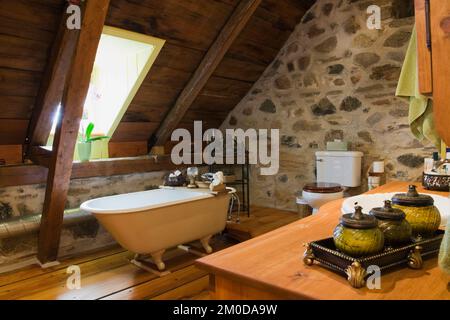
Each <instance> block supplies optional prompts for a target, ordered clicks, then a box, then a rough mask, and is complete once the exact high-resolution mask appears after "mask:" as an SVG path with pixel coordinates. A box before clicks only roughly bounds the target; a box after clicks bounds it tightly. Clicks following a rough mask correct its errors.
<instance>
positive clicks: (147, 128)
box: [111, 122, 158, 142]
mask: <svg viewBox="0 0 450 320" xmlns="http://www.w3.org/2000/svg"><path fill="white" fill-rule="evenodd" d="M157 127H158V122H121V123H120V124H119V126H118V127H117V129H116V132H115V133H114V135H113V137H112V138H111V141H113V142H126V141H143V140H148V138H149V132H153V131H154V130H155V129H156V128H157Z"/></svg>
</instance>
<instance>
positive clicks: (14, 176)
mask: <svg viewBox="0 0 450 320" xmlns="http://www.w3.org/2000/svg"><path fill="white" fill-rule="evenodd" d="M145 143H147V142H146V141H145ZM176 167H179V166H176V165H174V164H173V163H172V161H171V160H170V157H169V156H158V157H157V158H156V159H155V158H154V157H139V158H135V157H133V158H128V157H125V158H116V159H107V160H104V159H103V160H91V161H89V162H74V163H73V164H72V170H71V171H72V174H71V179H81V178H93V177H107V176H115V175H124V174H131V173H140V172H153V171H165V170H172V169H174V168H176ZM47 177H48V169H47V168H45V167H43V166H38V165H10V166H8V165H7V166H0V188H3V187H11V186H23V185H32V184H42V183H45V182H46V181H47Z"/></svg>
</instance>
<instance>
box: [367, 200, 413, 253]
mask: <svg viewBox="0 0 450 320" xmlns="http://www.w3.org/2000/svg"><path fill="white" fill-rule="evenodd" d="M369 214H371V215H373V216H374V217H375V218H377V220H378V227H379V228H380V229H381V231H383V234H384V242H385V244H386V245H389V246H394V245H398V244H402V243H407V242H410V241H411V236H412V228H411V225H410V224H409V222H408V221H407V220H406V219H405V218H406V214H405V213H404V212H403V211H402V210H400V209H396V208H392V203H391V201H389V200H386V201H385V202H384V207H381V208H373V209H372V210H370V212H369Z"/></svg>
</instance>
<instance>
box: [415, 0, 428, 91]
mask: <svg viewBox="0 0 450 320" xmlns="http://www.w3.org/2000/svg"><path fill="white" fill-rule="evenodd" d="M426 1H429V0H415V3H414V5H415V6H414V7H415V11H416V32H417V65H418V75H419V90H420V92H421V93H422V94H430V93H432V92H433V74H432V61H431V48H428V47H427V28H431V25H430V26H428V27H427V22H428V20H427V16H426V14H427V12H426V10H425V3H426ZM430 35H431V29H430Z"/></svg>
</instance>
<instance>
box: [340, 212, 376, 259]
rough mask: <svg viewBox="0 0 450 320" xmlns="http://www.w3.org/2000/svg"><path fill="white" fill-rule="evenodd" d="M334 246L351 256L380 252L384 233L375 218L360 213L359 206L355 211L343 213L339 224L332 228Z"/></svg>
mask: <svg viewBox="0 0 450 320" xmlns="http://www.w3.org/2000/svg"><path fill="white" fill-rule="evenodd" d="M333 239H334V244H335V246H336V248H337V249H338V250H340V251H342V252H343V253H346V254H348V255H349V256H352V257H361V256H367V255H371V254H375V253H378V252H381V251H382V250H383V247H384V235H383V232H382V231H381V230H380V229H379V228H378V222H377V219H375V217H373V216H369V215H366V214H363V213H362V208H361V207H359V206H358V207H356V208H355V213H352V214H344V215H343V216H342V217H341V220H340V224H339V225H338V226H337V227H336V228H335V229H334V232H333Z"/></svg>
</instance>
